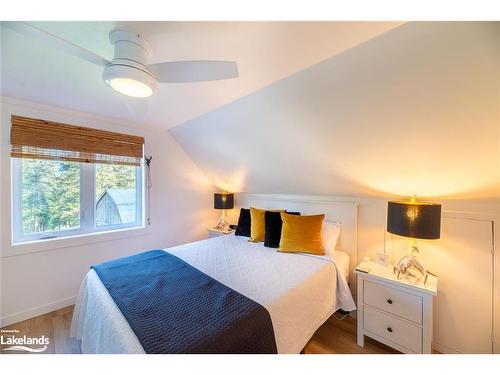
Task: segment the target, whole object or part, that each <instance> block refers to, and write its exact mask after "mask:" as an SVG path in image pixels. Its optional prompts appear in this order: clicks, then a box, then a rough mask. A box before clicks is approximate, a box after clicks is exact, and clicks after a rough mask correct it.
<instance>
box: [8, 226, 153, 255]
mask: <svg viewBox="0 0 500 375" xmlns="http://www.w3.org/2000/svg"><path fill="white" fill-rule="evenodd" d="M150 234H151V230H150V229H149V228H145V227H144V226H141V227H134V228H125V229H117V230H111V231H107V232H94V233H86V234H82V235H77V236H68V237H59V238H51V239H47V240H43V241H35V242H27V243H20V244H15V245H12V246H11V247H10V248H7V249H3V250H2V253H1V255H0V257H1V258H8V257H13V256H19V255H24V254H29V253H36V252H43V251H52V250H57V249H61V248H68V247H75V246H81V245H87V244H91V243H96V242H106V241H114V240H121V239H126V238H131V237H138V236H148V235H150Z"/></svg>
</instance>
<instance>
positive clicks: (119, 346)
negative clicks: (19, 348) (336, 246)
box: [70, 235, 355, 353]
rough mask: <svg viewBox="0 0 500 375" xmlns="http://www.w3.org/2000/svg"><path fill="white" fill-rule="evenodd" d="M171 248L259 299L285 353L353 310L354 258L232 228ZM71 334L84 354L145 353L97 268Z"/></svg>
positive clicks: (81, 298) (84, 291)
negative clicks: (275, 245)
mask: <svg viewBox="0 0 500 375" xmlns="http://www.w3.org/2000/svg"><path fill="white" fill-rule="evenodd" d="M165 251H167V252H169V253H171V254H173V255H175V256H177V257H179V258H181V259H183V260H184V261H186V262H188V263H189V264H191V265H192V266H194V267H196V268H198V269H199V270H200V271H202V272H204V273H206V274H207V275H209V276H211V277H213V278H215V279H216V280H218V281H220V282H221V283H223V284H225V285H226V286H228V287H230V288H232V289H234V290H236V291H237V292H239V293H241V294H243V295H245V296H247V297H248V298H250V299H252V300H254V301H255V302H258V303H260V304H261V305H262V306H264V307H265V308H266V309H267V310H268V311H269V313H270V315H271V320H272V323H273V328H274V335H275V338H276V345H277V348H278V352H279V353H299V352H300V351H301V350H302V348H303V347H304V346H305V345H306V343H307V341H308V340H309V339H310V338H311V336H312V335H313V334H314V332H315V331H316V330H317V329H318V328H319V327H320V326H321V325H322V324H323V323H324V322H325V321H326V319H328V317H329V316H330V315H331V314H332V313H333V312H334V311H336V310H337V309H339V308H342V309H343V310H346V311H350V310H354V309H355V304H354V301H353V299H352V296H351V293H350V290H349V287H348V285H347V279H346V278H347V275H348V270H349V257H348V255H347V254H345V253H343V252H341V251H336V252H335V255H334V256H332V257H329V256H315V255H308V254H288V253H279V252H277V251H276V249H270V248H267V247H264V246H263V245H262V244H257V243H250V242H248V239H247V238H246V237H238V236H233V235H227V236H221V237H216V238H211V239H208V240H204V241H198V242H193V243H189V244H185V245H181V246H177V247H172V248H169V249H166V250H165ZM70 337H71V338H73V339H75V340H76V342H77V343H78V344H79V345H80V348H81V351H82V353H144V349H143V348H142V346H141V344H140V343H139V341H138V339H137V337H136V336H135V334H134V332H133V331H132V329H131V328H130V326H129V324H128V323H127V321H126V319H125V317H124V316H123V315H122V313H121V312H120V310H119V309H118V307H117V306H116V304H115V303H114V301H113V299H112V298H111V296H110V295H109V293H108V291H107V289H106V287H105V286H104V285H103V284H102V282H101V281H100V279H99V277H98V276H97V274H96V273H95V271H93V270H91V271H89V272H88V274H87V275H86V276H85V279H84V280H83V283H82V286H81V287H80V292H79V294H78V296H77V300H76V304H75V311H74V314H73V321H72V324H71V331H70Z"/></svg>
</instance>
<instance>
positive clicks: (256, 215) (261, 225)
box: [250, 207, 285, 242]
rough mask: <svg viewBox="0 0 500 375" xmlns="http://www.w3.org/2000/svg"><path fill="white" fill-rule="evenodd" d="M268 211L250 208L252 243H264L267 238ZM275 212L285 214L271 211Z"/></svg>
mask: <svg viewBox="0 0 500 375" xmlns="http://www.w3.org/2000/svg"><path fill="white" fill-rule="evenodd" d="M266 211H267V210H264V209H261V208H253V207H250V218H251V219H250V220H251V222H252V223H251V226H250V242H263V241H264V236H265V231H266V227H265V220H266V219H265V213H266ZM270 211H273V212H284V211H285V210H270Z"/></svg>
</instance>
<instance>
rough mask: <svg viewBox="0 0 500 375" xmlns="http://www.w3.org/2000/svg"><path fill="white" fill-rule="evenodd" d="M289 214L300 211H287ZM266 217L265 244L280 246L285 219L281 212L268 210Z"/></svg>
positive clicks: (298, 213) (267, 245)
mask: <svg viewBox="0 0 500 375" xmlns="http://www.w3.org/2000/svg"><path fill="white" fill-rule="evenodd" d="M287 214H289V215H300V212H287ZM264 215H265V216H264V218H265V234H264V246H266V247H274V248H276V247H279V246H280V239H281V227H282V225H283V221H282V220H281V212H273V211H266V213H265V214H264Z"/></svg>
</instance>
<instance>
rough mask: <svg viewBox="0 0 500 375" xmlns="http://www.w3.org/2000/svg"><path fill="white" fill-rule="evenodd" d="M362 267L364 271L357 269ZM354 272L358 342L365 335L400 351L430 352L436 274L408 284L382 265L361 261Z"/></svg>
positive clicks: (361, 343)
mask: <svg viewBox="0 0 500 375" xmlns="http://www.w3.org/2000/svg"><path fill="white" fill-rule="evenodd" d="M362 267H363V268H366V269H369V270H370V271H369V272H368V273H365V272H361V271H359V270H358V269H360V268H362ZM355 272H356V274H357V275H358V312H357V314H358V316H357V320H358V345H359V346H364V343H365V336H369V337H371V338H373V339H375V340H377V341H380V342H381V343H383V344H385V345H388V346H390V347H392V348H394V349H396V350H399V351H400V352H403V353H431V352H432V299H433V297H434V296H435V295H437V282H438V280H437V277H435V276H432V275H429V276H428V278H427V283H426V284H425V285H424V284H423V282H422V283H420V284H411V283H408V282H407V281H406V280H404V278H403V277H401V279H400V280H398V279H397V278H396V276H394V274H393V269H392V265H390V266H389V267H384V266H381V265H379V264H376V263H374V262H368V261H363V262H362V263H361V264H359V265H358V267H356V271H355Z"/></svg>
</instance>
